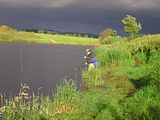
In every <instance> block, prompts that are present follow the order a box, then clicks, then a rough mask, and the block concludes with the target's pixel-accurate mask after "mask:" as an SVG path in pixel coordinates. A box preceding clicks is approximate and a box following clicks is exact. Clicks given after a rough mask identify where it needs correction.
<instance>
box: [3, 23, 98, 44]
mask: <svg viewBox="0 0 160 120" xmlns="http://www.w3.org/2000/svg"><path fill="white" fill-rule="evenodd" d="M0 42H20V43H40V44H73V45H97V44H99V43H98V39H96V38H87V37H74V36H66V35H56V34H54V35H52V34H42V33H33V32H24V31H17V30H15V29H11V28H9V27H7V26H0Z"/></svg>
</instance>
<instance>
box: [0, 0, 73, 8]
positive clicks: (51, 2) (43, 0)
mask: <svg viewBox="0 0 160 120" xmlns="http://www.w3.org/2000/svg"><path fill="white" fill-rule="evenodd" d="M75 1H76V0H0V4H2V5H3V6H11V7H17V6H26V7H64V6H68V5H70V4H72V3H74V2H75Z"/></svg>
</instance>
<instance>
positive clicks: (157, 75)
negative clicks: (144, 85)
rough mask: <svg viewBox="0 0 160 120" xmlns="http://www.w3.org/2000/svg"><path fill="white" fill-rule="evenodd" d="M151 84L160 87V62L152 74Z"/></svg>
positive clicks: (154, 67)
mask: <svg viewBox="0 0 160 120" xmlns="http://www.w3.org/2000/svg"><path fill="white" fill-rule="evenodd" d="M149 78H150V84H152V85H157V86H158V87H159V85H160V61H159V63H156V64H155V65H154V66H153V68H152V70H151V73H150V76H149Z"/></svg>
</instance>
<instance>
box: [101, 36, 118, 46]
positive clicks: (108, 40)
mask: <svg viewBox="0 0 160 120" xmlns="http://www.w3.org/2000/svg"><path fill="white" fill-rule="evenodd" d="M120 40H121V37H120V36H108V37H106V38H104V39H103V40H102V41H101V43H102V44H112V43H114V42H118V41H120Z"/></svg>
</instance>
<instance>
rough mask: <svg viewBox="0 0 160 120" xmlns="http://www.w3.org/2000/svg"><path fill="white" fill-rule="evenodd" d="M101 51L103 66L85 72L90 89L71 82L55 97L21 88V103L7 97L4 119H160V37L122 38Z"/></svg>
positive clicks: (99, 58) (3, 112)
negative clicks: (39, 94) (37, 94)
mask: <svg viewBox="0 0 160 120" xmlns="http://www.w3.org/2000/svg"><path fill="white" fill-rule="evenodd" d="M32 34H33V33H32ZM30 35H31V34H30ZM34 35H35V34H34ZM43 35H44V34H43ZM47 36H48V35H47ZM51 36H52V35H51ZM52 37H53V36H52ZM57 39H58V38H57ZM95 53H96V57H97V58H98V61H99V65H98V67H97V68H96V69H93V70H91V71H83V74H82V78H83V87H84V88H85V89H83V90H82V91H80V90H78V89H77V87H76V85H75V83H74V81H72V80H70V81H64V83H62V84H61V85H59V86H58V87H57V88H56V91H55V93H54V94H53V96H54V97H48V96H46V97H42V96H35V95H32V96H29V95H28V94H27V93H26V92H25V91H23V90H21V92H20V94H19V95H18V96H17V97H16V98H19V99H18V101H17V99H15V98H14V99H10V100H8V101H7V100H5V99H4V100H3V101H4V102H3V109H0V112H2V116H3V117H4V120H10V119H12V120H23V119H25V120H32V119H35V120H159V119H160V117H159V116H160V101H159V99H160V88H159V85H160V79H159V77H160V35H159V34H157V35H146V36H142V37H138V38H135V39H131V40H126V39H123V38H122V39H121V40H120V41H116V42H113V43H112V44H109V45H103V46H99V47H97V48H96V49H95ZM23 86H25V85H23ZM23 86H22V88H23V89H26V88H27V87H23ZM27 89H28V88H27ZM2 97H3V96H2Z"/></svg>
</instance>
